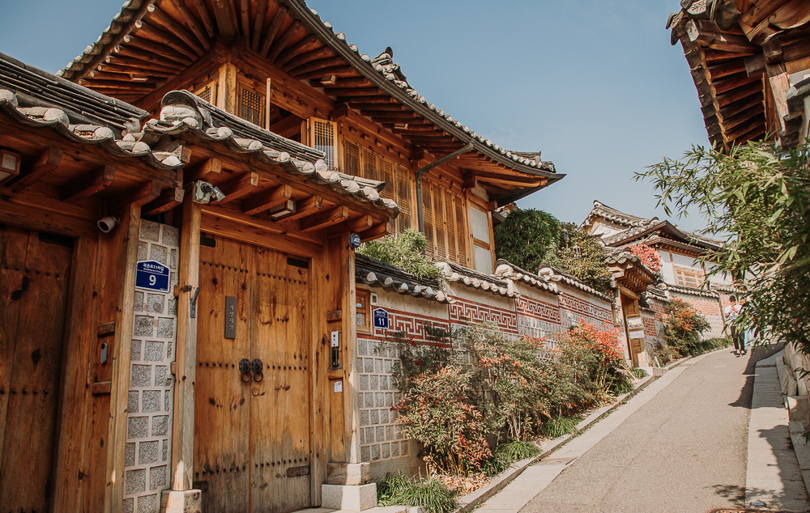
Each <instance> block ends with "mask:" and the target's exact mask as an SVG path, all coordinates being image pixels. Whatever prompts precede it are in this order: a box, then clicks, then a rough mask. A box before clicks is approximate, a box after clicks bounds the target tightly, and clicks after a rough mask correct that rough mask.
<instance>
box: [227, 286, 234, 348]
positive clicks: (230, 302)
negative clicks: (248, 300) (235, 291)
mask: <svg viewBox="0 0 810 513" xmlns="http://www.w3.org/2000/svg"><path fill="white" fill-rule="evenodd" d="M225 338H228V339H231V340H233V339H235V338H236V298H235V297H231V296H225Z"/></svg>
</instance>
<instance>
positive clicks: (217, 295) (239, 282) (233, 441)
mask: <svg viewBox="0 0 810 513" xmlns="http://www.w3.org/2000/svg"><path fill="white" fill-rule="evenodd" d="M251 261H252V250H251V248H250V247H248V246H242V245H240V244H236V243H234V242H231V241H228V240H226V239H218V240H217V244H216V247H215V248H208V247H205V246H203V247H202V248H200V294H199V299H198V306H197V314H198V317H199V318H198V321H197V333H198V342H197V377H196V382H195V390H194V394H195V413H194V480H195V481H199V482H202V483H205V485H200V486H201V488H203V490H204V491H205V493H203V511H210V512H223V513H224V512H234V513H243V512H244V511H247V510H248V508H249V494H248V487H249V485H250V474H249V472H250V469H249V468H248V465H249V464H250V462H249V458H248V454H249V452H248V447H249V446H248V444H249V430H248V429H245V428H246V426H248V424H249V419H250V404H249V392H250V389H249V385H245V384H243V383H242V381H241V379H240V373H239V360H240V359H242V358H248V357H249V355H250V326H249V324H248V318H249V317H248V316H249V313H248V311H249V307H250V294H249V288H248V271H247V270H248V269H249V268H250V263H251ZM226 297H234V298H236V315H235V322H236V326H235V328H236V338H234V339H227V338H225V323H226V312H225V298H226Z"/></svg>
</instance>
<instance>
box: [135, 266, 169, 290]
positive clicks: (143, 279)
mask: <svg viewBox="0 0 810 513" xmlns="http://www.w3.org/2000/svg"><path fill="white" fill-rule="evenodd" d="M135 288H136V289H146V290H155V291H158V292H164V293H165V292H169V268H168V267H166V266H165V265H163V264H161V263H160V262H155V261H154V260H144V261H141V262H138V267H137V269H136V271H135Z"/></svg>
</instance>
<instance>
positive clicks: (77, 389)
mask: <svg viewBox="0 0 810 513" xmlns="http://www.w3.org/2000/svg"><path fill="white" fill-rule="evenodd" d="M97 266H98V239H97V237H80V238H79V239H77V240H76V242H75V243H74V251H73V262H72V263H71V276H70V295H69V297H68V311H67V316H66V324H65V344H64V349H63V351H62V374H61V375H62V378H61V380H62V388H61V390H60V399H59V413H58V418H59V419H60V424H59V426H58V430H57V433H58V436H59V445H58V446H57V448H56V456H55V458H56V462H55V465H54V477H53V480H54V486H53V491H54V495H53V501H52V503H53V511H81V510H82V497H83V496H84V495H86V494H87V492H88V481H89V480H86V479H84V478H83V477H82V476H83V475H90V469H89V468H87V467H85V466H84V465H83V462H84V461H85V458H86V454H87V452H88V448H87V441H88V440H89V438H90V437H89V433H88V423H87V419H88V418H89V416H90V410H91V408H92V397H91V396H90V393H89V392H88V384H89V383H88V381H89V380H88V377H89V375H90V374H89V372H88V371H89V363H90V361H91V358H92V357H91V355H92V354H93V353H92V351H93V349H94V348H95V347H96V346H95V343H94V342H95V341H96V340H95V337H94V336H93V332H92V330H91V329H90V328H91V327H92V326H93V324H94V321H95V308H92V307H88V306H89V305H92V304H93V301H94V298H93V295H94V292H95V283H96V282H95V274H96V268H97ZM99 477H103V476H99Z"/></svg>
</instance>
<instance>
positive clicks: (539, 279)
mask: <svg viewBox="0 0 810 513" xmlns="http://www.w3.org/2000/svg"><path fill="white" fill-rule="evenodd" d="M495 266H496V268H495V275H496V276H500V277H502V278H505V279H507V280H512V281H516V282H522V283H525V284H526V285H529V286H530V287H534V288H536V289H538V290H541V291H543V292H549V293H551V294H557V295H559V294H560V289H559V288H558V287H557V284H556V282H557V281H559V279H556V280H555V279H552V277H551V276H550V275H548V274H546V275H543V276H539V275H537V274H533V273H530V272H529V271H525V270H523V269H521V268H520V267H518V266H516V265H514V264H512V263H510V262H508V261H506V260H503V259H498V261H497V262H495Z"/></svg>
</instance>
